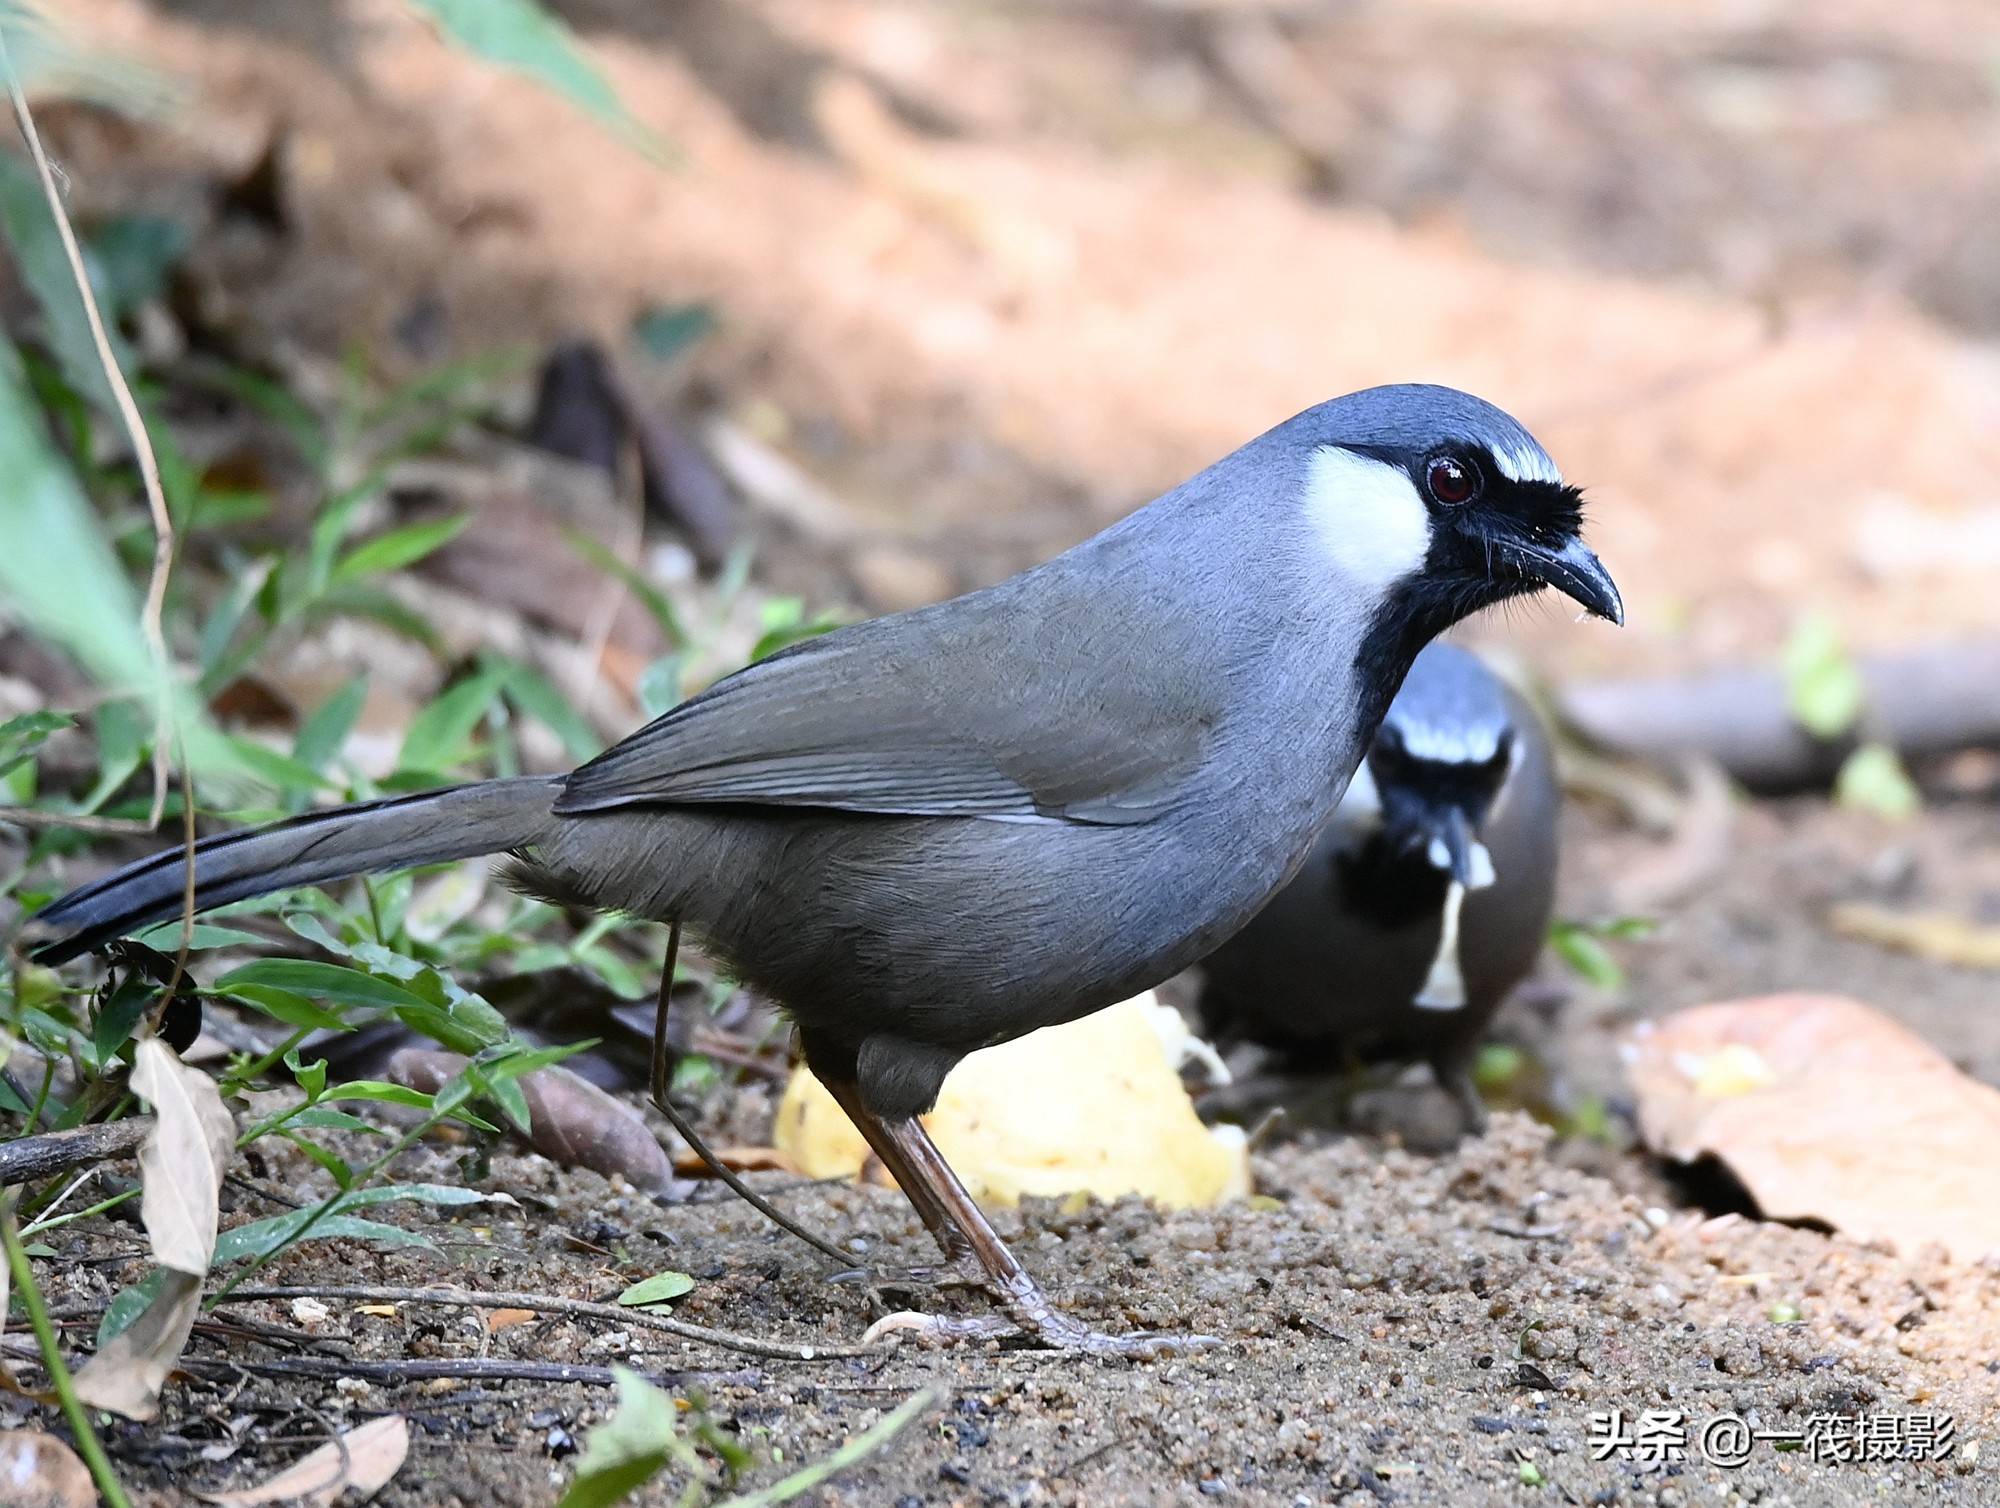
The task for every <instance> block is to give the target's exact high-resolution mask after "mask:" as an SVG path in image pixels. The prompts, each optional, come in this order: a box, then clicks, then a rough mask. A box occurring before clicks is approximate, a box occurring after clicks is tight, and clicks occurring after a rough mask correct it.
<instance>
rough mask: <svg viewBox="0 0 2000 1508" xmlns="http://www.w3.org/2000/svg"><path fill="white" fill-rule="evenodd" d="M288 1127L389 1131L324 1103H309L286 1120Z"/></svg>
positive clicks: (381, 1133)
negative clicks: (332, 1108)
mask: <svg viewBox="0 0 2000 1508" xmlns="http://www.w3.org/2000/svg"><path fill="white" fill-rule="evenodd" d="M285 1126H286V1128H287V1129H292V1130H296V1129H301V1128H303V1129H305V1130H308V1131H365V1132H367V1133H368V1135H370V1136H387V1135H388V1134H389V1133H388V1132H387V1131H385V1130H383V1129H382V1127H380V1126H378V1125H376V1124H375V1123H374V1122H373V1121H365V1120H363V1119H362V1118H361V1117H360V1116H358V1115H354V1114H351V1113H349V1112H348V1111H345V1110H330V1109H328V1108H327V1107H326V1106H324V1105H308V1106H306V1108H305V1109H303V1110H301V1111H299V1113H298V1114H297V1115H294V1116H293V1117H291V1119H289V1120H287V1121H286V1122H285Z"/></svg>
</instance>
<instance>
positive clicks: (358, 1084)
mask: <svg viewBox="0 0 2000 1508" xmlns="http://www.w3.org/2000/svg"><path fill="white" fill-rule="evenodd" d="M320 1098H321V1100H323V1101H324V1102H326V1103H327V1104H332V1103H333V1102H334V1101H335V1100H355V1101H359V1102H363V1103H366V1104H372V1105H405V1106H407V1107H409V1108H410V1109H412V1110H428V1109H430V1108H431V1096H430V1095H428V1094H423V1093H420V1092H419V1091H417V1090H415V1089H412V1088H410V1087H409V1086H408V1085H406V1084H388V1083H384V1082H383V1081H381V1080H380V1079H354V1080H351V1081H349V1082H348V1083H345V1084H336V1085H334V1086H333V1088H331V1089H329V1090H327V1091H326V1093H325V1094H323V1095H321V1096H320Z"/></svg>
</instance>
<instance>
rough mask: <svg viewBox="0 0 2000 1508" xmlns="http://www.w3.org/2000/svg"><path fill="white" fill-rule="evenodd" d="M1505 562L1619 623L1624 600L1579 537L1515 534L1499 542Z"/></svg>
mask: <svg viewBox="0 0 2000 1508" xmlns="http://www.w3.org/2000/svg"><path fill="white" fill-rule="evenodd" d="M1498 551H1499V553H1500V555H1501V556H1502V558H1504V559H1505V560H1506V561H1507V563H1508V564H1509V565H1511V566H1513V567H1514V569H1516V570H1518V571H1519V572H1520V573H1521V574H1522V575H1523V576H1526V577H1527V578H1528V579H1529V580H1531V581H1539V582H1542V583H1543V584H1544V585H1547V586H1552V587H1554V588H1555V589H1556V590H1557V591H1559V592H1561V593H1562V594H1563V595H1564V596H1565V597H1572V598H1574V599H1575V600H1576V601H1577V602H1579V603H1581V604H1582V605H1583V609H1584V611H1585V612H1588V613H1593V614H1595V615H1596V616H1597V617H1600V618H1604V619H1608V620H1609V621H1610V622H1612V623H1616V624H1620V625H1622V624H1623V623H1624V622H1625V600H1624V598H1622V597H1620V596H1619V595H1618V583H1617V582H1615V581H1613V580H1612V579H1611V573H1610V572H1609V571H1607V570H1605V569H1604V562H1603V561H1601V560H1599V559H1598V558H1597V556H1596V554H1595V553H1594V552H1593V551H1592V550H1591V549H1590V547H1589V546H1588V545H1586V544H1585V543H1584V542H1583V541H1582V540H1580V539H1578V538H1576V536H1574V535H1571V536H1570V537H1569V538H1568V539H1566V540H1564V541H1563V542H1562V543H1561V544H1560V545H1547V544H1543V543H1542V542H1541V541H1539V540H1534V539H1526V538H1520V537H1516V538H1513V539H1509V540H1505V541H1503V542H1501V543H1500V544H1499V545H1498Z"/></svg>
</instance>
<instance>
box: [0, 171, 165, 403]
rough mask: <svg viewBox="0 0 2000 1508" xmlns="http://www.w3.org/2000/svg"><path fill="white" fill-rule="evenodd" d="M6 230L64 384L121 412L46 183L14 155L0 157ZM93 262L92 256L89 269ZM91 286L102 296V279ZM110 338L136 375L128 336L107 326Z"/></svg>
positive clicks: (0, 223) (1, 225)
mask: <svg viewBox="0 0 2000 1508" xmlns="http://www.w3.org/2000/svg"><path fill="white" fill-rule="evenodd" d="M0 229H4V230H5V232H6V236H7V244H8V245H9V247H11V248H12V250H13V253H14V266H15V267H16V268H18V269H19V271H20V274H21V280H22V281H23V282H24V283H26V284H27V285H28V291H29V292H31V293H32V294H33V295H34V296H35V302H36V304H37V305H39V306H40V308H41V311H42V323H43V326H44V329H45V331H46V334H47V337H48V346H49V349H50V350H51V351H53V352H54V353H55V356H56V360H57V362H58V363H59V364H60V365H61V367H62V374H63V378H64V380H65V381H67V382H68V383H69V385H70V386H71V387H73V388H75V389H76V391H77V392H79V393H81V394H83V395H84V396H85V397H86V398H88V399H89V400H90V401H91V403H92V404H93V405H95V406H96V408H97V410H98V412H99V413H103V414H115V413H117V411H118V405H117V399H116V398H115V397H114V396H113V395H112V391H111V383H110V380H109V379H108V378H107V377H106V376H105V374H104V366H103V363H102V362H101V361H100V360H99V359H98V355H97V345H96V342H95V341H94V340H92V338H91V333H90V320H89V317H88V315H87V314H86V313H85V311H84V307H83V298H82V296H81V295H80V294H79V293H78V292H77V287H76V278H75V275H74V274H73V273H72V272H71V271H70V265H69V256H68V254H67V253H66V252H65V251H64V250H63V244H62V236H61V233H60V232H59V231H58V230H57V229H56V222H55V218H54V216H53V215H52V214H51V213H50V211H49V201H48V199H47V197H46V196H45V195H44V194H43V192H42V183H41V178H40V176H39V175H38V174H37V173H36V172H35V168H34V165H33V164H32V163H30V162H29V161H28V160H27V159H26V158H23V157H16V156H14V155H13V154H12V153H7V154H4V155H0ZM91 260H92V259H91V258H90V257H89V256H88V255H87V254H86V256H85V259H84V265H85V268H86V269H88V268H89V266H90V262H91ZM91 281H92V284H93V291H96V290H95V286H94V285H95V284H96V282H97V279H96V278H95V277H93V278H92V280H91ZM105 335H106V336H107V338H108V341H109V344H110V346H111V356H112V359H113V360H114V361H116V362H117V363H118V367H119V370H121V371H123V372H128V373H129V372H133V371H136V370H137V369H138V368H137V365H136V364H135V363H134V361H133V359H132V351H131V348H130V347H129V346H127V345H126V344H125V340H124V337H122V336H121V335H119V333H118V331H117V329H116V328H115V327H107V328H106V330H105Z"/></svg>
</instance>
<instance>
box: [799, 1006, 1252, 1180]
mask: <svg viewBox="0 0 2000 1508" xmlns="http://www.w3.org/2000/svg"><path fill="white" fill-rule="evenodd" d="M1161 1010H1162V1007H1161V1006H1159V1005H1158V1004H1157V1002H1156V1001H1155V1000H1154V999H1153V997H1152V995H1151V994H1150V993H1149V994H1145V995H1140V996H1138V997H1136V998H1135V999H1132V1000H1127V1001H1122V1002H1120V1003H1119V1004H1117V1005H1114V1006H1111V1007H1110V1008H1109V1009H1106V1010H1102V1011H1099V1012H1097V1013H1096V1014H1095V1015H1092V1016H1086V1017H1084V1018H1083V1019H1082V1020H1081V1021H1072V1022H1069V1023H1068V1024H1067V1025H1064V1026H1052V1027H1048V1028H1045V1029H1044V1030H1042V1031H1038V1032H1032V1033H1030V1034H1029V1035H1028V1036H1025V1037H1022V1038H1019V1039H1018V1040H1016V1041H1013V1042H1005V1043H1002V1044H1001V1045H1000V1046H998V1047H989V1048H985V1049H983V1050H982V1051H979V1052H975V1053H973V1054H971V1055H970V1056H969V1057H967V1058H966V1059H965V1060H964V1061H963V1062H962V1063H960V1064H959V1065H958V1066H957V1067H956V1068H954V1069H953V1070H952V1071H951V1074H950V1076H949V1077H948V1078H946V1079H945V1081H944V1089H943V1091H942V1092H941V1093H940V1094H939V1096H938V1102H937V1106H936V1108H935V1109H934V1110H932V1111H931V1113H930V1114H929V1115H926V1116H925V1117H924V1125H925V1126H926V1127H927V1128H928V1129H929V1131H930V1133H931V1135H932V1136H933V1137H934V1138H935V1139H936V1141H937V1144H938V1149H939V1150H940V1151H941V1152H943V1153H944V1155H945V1158H946V1160H947V1161H949V1162H950V1163H951V1165H952V1167H953V1168H954V1169H956V1170H957V1172H958V1174H959V1176H960V1177H961V1178H963V1179H964V1180H965V1183H966V1186H967V1187H968V1188H969V1189H970V1190H971V1191H972V1194H973V1197H975V1198H978V1199H987V1200H992V1201H994V1202H996V1203H999V1204H1009V1205H1011V1204H1016V1203H1018V1202H1019V1201H1020V1198H1021V1196H1022V1195H1024V1194H1033V1195H1043V1196H1049V1197H1054V1198H1060V1197H1062V1196H1063V1195H1065V1194H1072V1193H1078V1192H1081V1193H1086V1194H1093V1195H1095V1196H1096V1197H1098V1198H1100V1199H1116V1198H1117V1197H1118V1196H1119V1195H1121V1194H1140V1195H1143V1196H1144V1197H1146V1198H1148V1199H1151V1200H1153V1201H1155V1202H1156V1203H1159V1204H1162V1205H1165V1206H1167V1207H1169V1208H1176V1209H1187V1208H1203V1207H1206V1206H1209V1205H1213V1204H1218V1203H1220V1202H1222V1201H1223V1200H1225V1199H1232V1198H1236V1197H1239V1196H1241V1195H1243V1194H1247V1193H1248V1192H1249V1191H1250V1161H1249V1154H1248V1151H1247V1147H1246V1142H1245V1138H1244V1133H1243V1130H1242V1128H1241V1127H1238V1126H1218V1127H1214V1128H1210V1127H1207V1126H1204V1125H1203V1124H1202V1123H1201V1118H1200V1117H1199V1116H1197V1115H1196V1114H1195V1111H1194V1105H1193V1103H1192V1102H1191V1101H1190V1100H1189V1099H1188V1093H1187V1090H1186V1088H1185V1087H1183V1085H1182V1083H1181V1076H1180V1070H1179V1066H1178V1065H1179V1061H1180V1060H1181V1059H1182V1057H1183V1056H1184V1055H1185V1054H1186V1053H1187V1051H1188V1048H1187V1046H1186V1044H1185V1042H1179V1043H1176V1044H1174V1045H1172V1046H1171V1047H1170V1045H1169V1043H1168V1042H1167V1040H1165V1038H1164V1036H1163V1034H1162V1031H1161V1029H1160V1022H1161V1019H1162V1018H1161V1017H1160V1015H1159V1012H1160V1011H1161ZM1180 1035H1181V1036H1182V1037H1185V1035H1186V1033H1185V1030H1184V1029H1183V1030H1182V1031H1181V1033H1180ZM772 1140H774V1141H775V1142H776V1143H777V1144H778V1147H779V1148H780V1150H782V1151H784V1152H787V1153H789V1154H790V1155H791V1157H792V1159H793V1160H794V1161H795V1162H796V1163H797V1164H798V1166H799V1169H800V1171H801V1172H803V1173H804V1174H805V1175H806V1176H807V1177H809V1178H838V1177H853V1176H854V1175H855V1174H857V1173H859V1172H860V1171H861V1170H862V1168H863V1167H864V1166H865V1164H866V1162H867V1159H868V1147H867V1143H865V1142H864V1141H863V1140H862V1139H861V1133H860V1132H859V1131H856V1130H855V1129H854V1124H853V1122H851V1121H850V1120H848V1118H847V1116H846V1114H845V1113H844V1112H843V1111H842V1110H841V1109H840V1107H839V1106H838V1105H837V1104H835V1103H834V1100H833V1097H832V1096H831V1095H829V1094H828V1093H827V1092H826V1089H825V1088H824V1087H823V1086H822V1085H821V1084H820V1082H819V1080H818V1079H816V1078H814V1077H813V1076H812V1073H811V1071H810V1070H809V1069H805V1068H800V1069H799V1070H798V1071H797V1072H796V1073H794V1074H793V1075H792V1081H791V1083H790V1084H789V1085H787V1086H786V1089H785V1094H784V1098H783V1099H782V1100H781V1101H780V1102H779V1105H778V1114H777V1121H776V1125H775V1127H774V1134H773V1137H772Z"/></svg>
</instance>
